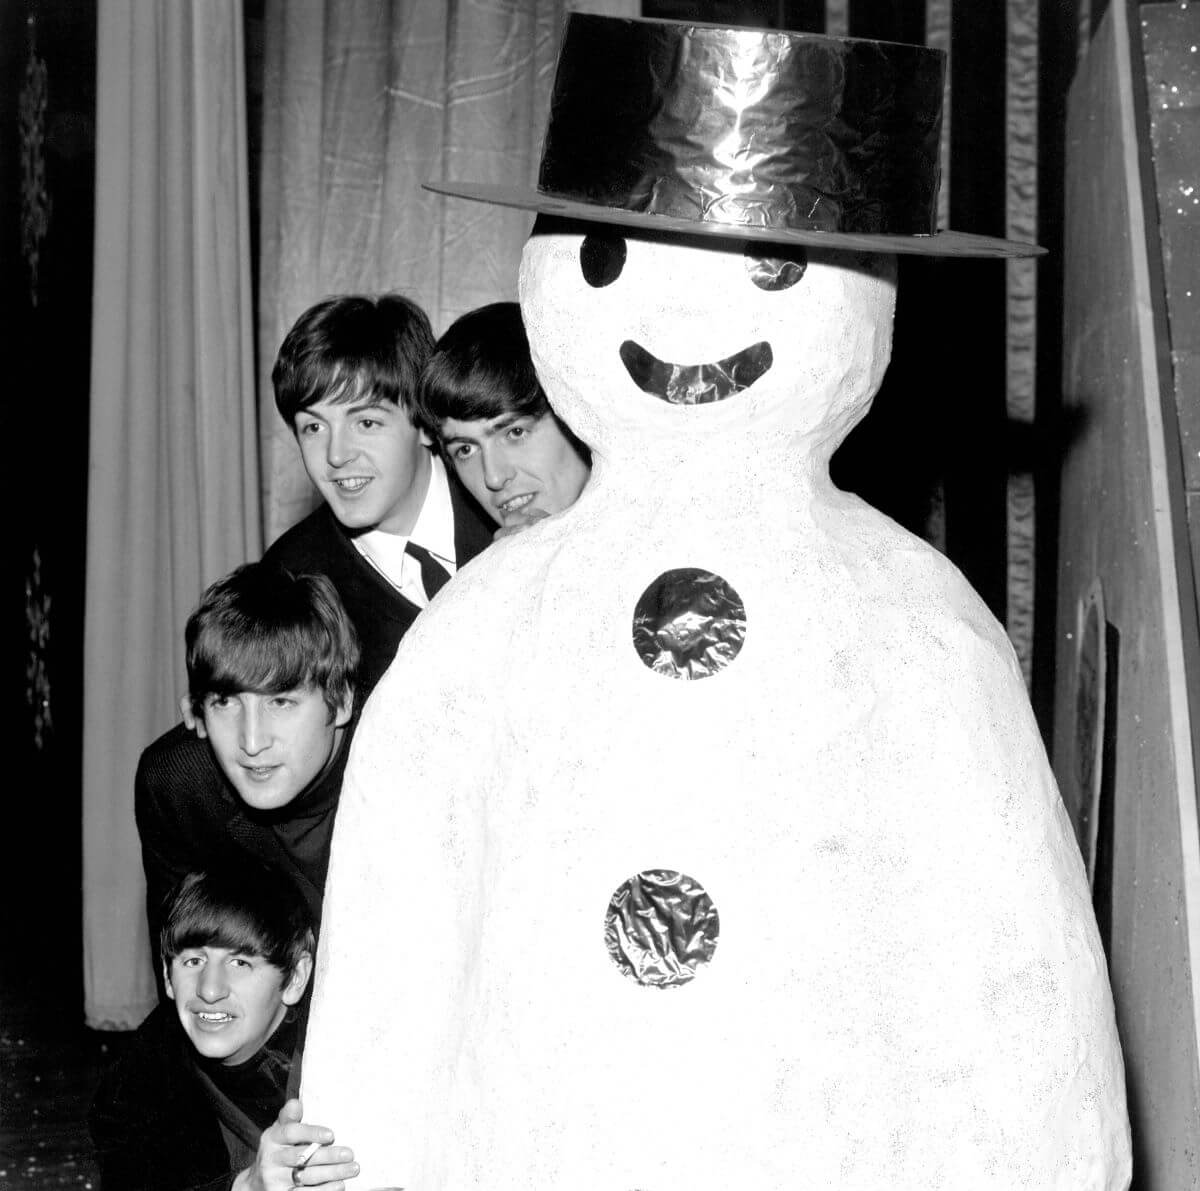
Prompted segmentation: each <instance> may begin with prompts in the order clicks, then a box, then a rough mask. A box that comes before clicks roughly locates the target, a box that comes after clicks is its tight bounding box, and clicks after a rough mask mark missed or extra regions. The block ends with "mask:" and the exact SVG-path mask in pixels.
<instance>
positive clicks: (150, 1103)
mask: <svg viewBox="0 0 1200 1191" xmlns="http://www.w3.org/2000/svg"><path fill="white" fill-rule="evenodd" d="M160 946H161V951H162V956H163V974H164V981H165V987H166V992H167V996H168V998H169V1000H170V1004H163V1005H160V1006H159V1007H158V1008H157V1009H156V1010H154V1012H152V1013H151V1014H150V1016H149V1017H148V1018H147V1019H146V1021H144V1022H143V1023H142V1025H141V1026H140V1027H139V1028H138V1030H137V1032H136V1033H135V1034H134V1036H133V1038H132V1039H130V1041H129V1043H128V1045H127V1046H125V1047H122V1048H121V1052H120V1057H119V1059H118V1060H117V1062H116V1063H115V1064H114V1065H113V1066H112V1067H110V1068H109V1070H108V1071H106V1072H105V1073H104V1075H103V1077H102V1079H101V1082H100V1085H99V1087H98V1088H97V1091H96V1096H95V1099H94V1101H93V1104H92V1109H91V1112H90V1114H89V1118H88V1124H89V1127H90V1130H91V1134H92V1139H93V1143H94V1145H95V1150H96V1156H97V1159H98V1161H99V1165H100V1173H101V1182H102V1185H103V1187H104V1191H185V1189H186V1191H267V1189H268V1188H275V1187H281V1186H286V1187H291V1186H293V1185H295V1186H331V1188H332V1187H342V1186H344V1182H345V1180H346V1179H349V1178H353V1177H354V1175H355V1174H357V1171H358V1168H357V1166H355V1165H354V1154H353V1152H352V1151H351V1150H348V1149H345V1148H344V1147H337V1146H334V1145H332V1144H331V1143H332V1142H333V1134H332V1131H331V1130H329V1129H327V1128H324V1127H322V1126H319V1125H310V1124H305V1123H304V1122H303V1121H302V1120H301V1106H300V1104H299V1102H298V1101H296V1100H289V1099H288V1089H289V1085H290V1084H291V1083H293V1082H295V1075H296V1072H295V1070H294V1068H295V1067H296V1060H297V1057H298V1055H299V1051H300V1032H299V1022H298V1017H297V1014H296V1006H297V1005H298V1004H299V1003H300V1001H301V998H302V997H303V996H304V993H305V989H306V987H307V985H308V979H309V976H310V974H311V972H312V959H313V950H314V947H315V941H314V938H313V932H312V924H311V922H310V919H309V916H308V912H307V910H306V909H305V906H304V902H303V900H302V899H301V898H300V896H299V894H298V893H297V891H296V890H295V889H294V888H293V887H292V885H291V883H290V882H289V881H288V880H287V878H286V877H285V876H284V875H283V874H282V873H279V872H277V871H274V870H271V869H268V868H265V867H262V866H259V865H256V864H253V863H245V862H243V863H242V864H240V865H238V866H237V867H236V868H229V869H221V868H214V869H210V870H209V871H207V872H202V873H201V872H196V873H189V874H188V875H187V876H186V877H185V878H184V879H183V881H182V882H181V883H180V885H179V887H178V889H177V890H175V891H174V892H173V893H172V896H171V899H170V903H169V905H168V906H167V908H166V916H165V921H164V924H163V928H162V933H161V937H160ZM313 1143H317V1144H316V1145H315V1146H314V1145H313ZM310 1147H311V1152H310Z"/></svg>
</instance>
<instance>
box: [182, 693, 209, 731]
mask: <svg viewBox="0 0 1200 1191" xmlns="http://www.w3.org/2000/svg"><path fill="white" fill-rule="evenodd" d="M179 714H180V715H181V716H182V717H183V724H184V727H185V728H187V729H188V731H189V732H195V733H196V735H197V736H199V737H200V739H201V740H204V739H206V738H207V736H208V729H207V728H206V727H205V726H204V715H203V713H199V712H197V711H196V705H195V704H194V703H193V702H192V697H191V695H181V696H180V697H179Z"/></svg>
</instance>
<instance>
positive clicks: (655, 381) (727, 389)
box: [620, 339, 774, 405]
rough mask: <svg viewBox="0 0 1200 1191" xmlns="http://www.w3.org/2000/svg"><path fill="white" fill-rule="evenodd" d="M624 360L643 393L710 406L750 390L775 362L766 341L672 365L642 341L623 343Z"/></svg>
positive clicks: (673, 401)
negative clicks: (705, 360)
mask: <svg viewBox="0 0 1200 1191" xmlns="http://www.w3.org/2000/svg"><path fill="white" fill-rule="evenodd" d="M620 356H621V363H622V364H624V365H625V371H626V372H628V373H629V375H630V378H631V379H632V380H633V383H634V384H635V385H637V387H638V388H639V389H641V390H642V392H643V393H649V394H650V396H652V397H658V398H660V399H661V400H663V401H667V402H669V403H670V404H671V405H709V404H711V403H712V402H714V401H724V400H725V398H726V397H732V396H733V395H734V394H735V393H740V392H741V391H742V390H743V389H748V388H749V387H750V386H751V385H752V384H754V382H755V381H756V380H758V379H759V377H761V376H762V375H763V374H764V373H765V372H766V371H767V369H768V368H770V367H771V365H772V363H773V362H774V356H773V354H772V352H771V345H770V344H769V343H767V342H766V341H765V340H760V341H759V342H758V343H753V344H751V345H750V346H749V347H744V348H742V350H741V351H740V352H737V353H735V354H734V355H732V356H726V357H725V359H723V360H715V361H713V362H712V363H709V364H672V363H670V362H669V361H667V360H660V359H659V358H658V357H657V356H655V355H652V354H651V353H650V352H648V351H647V350H646V349H645V348H644V347H642V345H641V344H640V343H634V341H633V340H632V339H626V340H625V342H624V343H622V344H621V349H620Z"/></svg>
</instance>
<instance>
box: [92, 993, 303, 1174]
mask: <svg viewBox="0 0 1200 1191" xmlns="http://www.w3.org/2000/svg"><path fill="white" fill-rule="evenodd" d="M295 1056H296V1025H295V1022H294V1020H292V1019H291V1015H289V1019H287V1020H285V1021H284V1023H283V1024H282V1025H281V1026H280V1027H279V1029H278V1030H276V1031H275V1033H274V1034H273V1035H272V1036H271V1038H270V1039H269V1040H268V1041H267V1044H266V1045H265V1046H264V1047H263V1048H262V1049H261V1050H259V1051H258V1053H257V1054H255V1055H253V1056H252V1057H251V1058H249V1059H247V1060H246V1062H244V1063H240V1064H238V1065H237V1066H235V1067H225V1066H223V1065H222V1064H220V1063H216V1062H213V1061H210V1060H206V1059H203V1058H202V1057H201V1056H200V1055H198V1054H197V1053H196V1051H195V1049H194V1048H193V1046H192V1044H191V1042H190V1041H189V1040H188V1037H187V1035H186V1034H185V1033H184V1031H183V1027H182V1026H181V1025H180V1024H179V1018H178V1016H177V1015H176V1012H175V1007H174V1005H172V1004H165V1005H159V1006H158V1008H157V1009H155V1010H154V1011H153V1012H152V1013H151V1014H150V1016H149V1017H148V1018H146V1020H145V1021H144V1022H143V1023H142V1024H141V1026H139V1027H138V1029H137V1031H136V1033H135V1034H134V1035H133V1037H132V1038H131V1039H130V1040H129V1041H128V1043H126V1046H125V1048H124V1050H123V1051H122V1053H121V1056H120V1058H118V1059H117V1061H116V1062H115V1063H114V1064H113V1065H112V1066H111V1067H110V1068H109V1069H108V1070H107V1071H106V1072H105V1073H104V1074H103V1075H102V1076H101V1079H100V1083H99V1086H98V1087H97V1089H96V1095H95V1098H94V1099H93V1101H92V1107H91V1111H90V1113H89V1114H88V1128H89V1130H90V1132H91V1135H92V1144H93V1145H94V1147H95V1150H96V1159H97V1163H98V1165H99V1167H100V1186H101V1188H102V1191H228V1189H229V1188H230V1187H231V1186H232V1185H233V1180H234V1178H235V1177H236V1175H237V1173H238V1171H240V1170H244V1169H245V1168H246V1167H247V1166H249V1165H250V1163H251V1162H252V1161H253V1158H254V1155H255V1152H256V1150H257V1147H258V1139H259V1135H260V1134H261V1133H262V1131H263V1130H264V1129H265V1128H267V1127H268V1126H269V1125H271V1124H272V1123H273V1122H274V1121H275V1119H276V1117H277V1116H278V1115H279V1110H280V1108H282V1107H283V1103H284V1101H285V1100H286V1099H287V1097H288V1082H289V1077H290V1075H291V1072H292V1069H293V1067H294V1065H295Z"/></svg>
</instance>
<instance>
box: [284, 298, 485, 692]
mask: <svg viewBox="0 0 1200 1191" xmlns="http://www.w3.org/2000/svg"><path fill="white" fill-rule="evenodd" d="M432 350H433V333H432V331H431V330H430V327H429V320H428V319H427V318H426V317H425V314H424V312H423V311H422V310H421V308H420V307H419V306H417V305H416V304H415V303H413V302H411V301H409V300H408V299H407V298H404V297H402V296H400V295H399V294H386V295H384V296H382V297H379V298H369V297H362V296H356V295H348V296H342V297H334V298H327V299H325V300H324V301H322V302H318V303H317V304H316V305H315V306H313V307H311V308H310V309H309V310H306V311H305V312H304V314H302V315H301V316H300V318H299V319H297V321H296V323H295V325H294V326H293V327H292V329H291V330H290V331H289V332H288V333H287V336H286V337H285V338H284V341H283V343H282V345H281V346H280V348H279V353H278V356H277V358H276V361H275V367H274V370H273V371H272V373H271V380H272V383H273V385H274V389H275V404H276V406H277V408H278V409H279V413H280V415H281V416H282V418H283V419H284V421H285V422H287V424H288V425H289V426H291V428H292V430H293V431H294V433H295V435H296V442H297V445H298V446H299V448H300V455H301V458H302V460H303V462H304V468H305V471H306V472H307V473H308V477H309V479H310V480H311V481H312V482H313V485H314V486H315V487H316V489H317V491H318V492H319V493H320V494H321V497H322V498H323V499H324V501H325V504H324V505H323V506H322V507H321V508H320V509H318V510H317V511H316V512H314V513H312V514H310V515H309V516H308V517H306V518H305V519H304V520H303V521H301V522H300V523H299V524H298V525H295V526H293V527H292V528H291V529H290V530H288V531H287V532H286V533H285V534H284V535H283V536H282V537H281V538H280V539H279V540H278V541H277V542H275V543H274V544H273V545H272V546H271V547H270V549H269V550H268V551H267V553H266V555H265V557H266V558H267V559H269V560H271V561H273V562H277V563H281V564H282V565H284V566H288V567H291V568H292V569H293V570H303V571H315V572H318V573H320V574H324V575H328V576H329V577H330V579H332V580H333V584H334V586H335V587H336V588H337V590H338V594H339V595H340V596H341V598H342V602H343V604H344V605H345V607H346V611H347V613H348V614H349V616H350V619H351V620H352V621H353V622H354V625H355V627H356V628H357V630H358V633H359V638H360V640H361V642H362V653H363V663H362V672H361V674H360V676H359V677H360V685H359V694H360V697H365V696H366V695H367V694H368V693H369V692H370V690H371V689H372V688H373V687H374V685H375V683H376V682H377V681H378V679H379V678H380V676H381V675H382V674H383V671H384V670H385V669H387V666H388V664H389V663H390V662H391V660H392V657H393V656H394V655H395V652H396V646H397V645H398V644H399V643H400V639H401V637H403V635H404V633H405V632H406V631H407V630H408V628H409V627H410V626H411V625H412V623H413V621H414V620H415V619H416V618H417V616H418V614H419V613H420V612H421V610H422V609H423V608H425V607H426V606H427V605H428V603H429V601H430V600H431V599H432V598H433V596H434V595H435V594H436V593H437V591H438V590H440V588H441V586H442V584H444V583H445V582H446V581H447V580H448V579H449V578H450V576H451V575H453V574H454V573H455V571H456V570H457V569H458V567H460V566H462V565H463V564H464V563H465V562H467V561H468V560H469V559H471V558H473V557H474V556H475V555H476V554H478V553H479V552H480V551H481V550H482V549H483V548H484V547H485V546H487V545H488V543H489V542H490V541H491V532H492V531H491V526H490V525H489V524H488V521H487V518H486V517H485V516H484V515H483V513H482V512H481V511H480V510H479V508H478V507H477V506H476V505H475V504H474V502H473V501H472V500H471V498H470V497H469V496H468V495H467V494H466V493H465V492H464V491H463V490H462V487H461V486H460V485H459V484H458V482H457V481H456V480H455V478H454V477H453V476H451V475H448V474H447V472H446V470H445V468H444V466H443V465H442V462H441V461H440V459H438V458H437V456H436V455H434V454H433V453H432V452H431V450H430V439H429V435H428V434H427V433H426V431H425V430H424V429H423V428H422V427H421V425H420V424H419V422H418V421H417V420H416V418H415V417H414V410H413V394H414V392H415V390H416V387H417V382H418V378H419V376H420V373H421V370H422V368H423V367H424V365H425V362H426V360H427V359H428V358H429V354H430V352H431V351H432Z"/></svg>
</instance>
